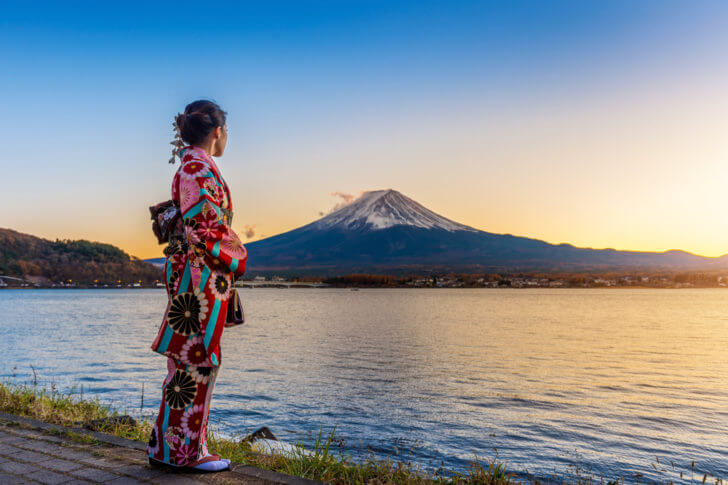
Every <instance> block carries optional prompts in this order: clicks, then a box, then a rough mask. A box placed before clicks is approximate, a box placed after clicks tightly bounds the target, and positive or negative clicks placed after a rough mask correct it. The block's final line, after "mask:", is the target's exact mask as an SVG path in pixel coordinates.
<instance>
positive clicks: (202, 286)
mask: <svg viewBox="0 0 728 485" xmlns="http://www.w3.org/2000/svg"><path fill="white" fill-rule="evenodd" d="M210 274H212V271H211V270H210V267H209V266H207V265H205V269H203V270H202V274H201V275H200V286H198V287H197V288H199V289H200V291H202V290H204V289H205V285H206V284H207V280H208V279H210Z"/></svg>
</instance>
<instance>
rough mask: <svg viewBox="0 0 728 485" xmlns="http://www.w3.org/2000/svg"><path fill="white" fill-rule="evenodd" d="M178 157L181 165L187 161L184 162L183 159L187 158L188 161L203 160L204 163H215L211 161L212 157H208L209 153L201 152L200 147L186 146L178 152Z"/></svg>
mask: <svg viewBox="0 0 728 485" xmlns="http://www.w3.org/2000/svg"><path fill="white" fill-rule="evenodd" d="M179 157H180V159H181V160H182V163H184V162H186V161H187V160H185V157H189V158H190V159H195V160H204V161H206V162H212V163H215V162H214V161H213V160H212V157H211V156H210V154H209V153H207V152H206V151H205V150H203V149H202V148H200V147H196V146H192V145H188V146H186V147H184V148H183V149H182V150H180V152H179Z"/></svg>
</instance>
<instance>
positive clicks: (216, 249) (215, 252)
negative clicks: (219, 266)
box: [210, 241, 220, 258]
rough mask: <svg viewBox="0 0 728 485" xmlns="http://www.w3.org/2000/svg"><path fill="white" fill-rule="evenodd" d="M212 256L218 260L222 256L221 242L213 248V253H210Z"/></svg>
mask: <svg viewBox="0 0 728 485" xmlns="http://www.w3.org/2000/svg"><path fill="white" fill-rule="evenodd" d="M210 253H211V254H212V257H214V258H217V257H218V256H220V241H217V242H216V243H215V245H214V246H212V251H210Z"/></svg>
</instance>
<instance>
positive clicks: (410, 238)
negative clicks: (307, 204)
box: [246, 190, 728, 275]
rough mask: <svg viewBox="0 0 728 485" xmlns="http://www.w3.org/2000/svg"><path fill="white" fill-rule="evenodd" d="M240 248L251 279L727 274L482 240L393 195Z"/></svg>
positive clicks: (724, 263) (673, 258)
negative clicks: (519, 273)
mask: <svg viewBox="0 0 728 485" xmlns="http://www.w3.org/2000/svg"><path fill="white" fill-rule="evenodd" d="M246 248H247V249H248V269H249V270H250V271H251V272H264V273H271V272H279V273H284V274H286V273H287V274H320V275H324V274H344V273H349V272H366V273H385V272H387V273H403V272H429V271H461V272H480V271H499V270H511V271H535V270H538V271H588V270H605V269H648V268H650V269H657V268H663V269H708V268H714V269H719V268H728V255H726V256H721V257H720V258H708V257H703V256H697V255H694V254H691V253H688V252H685V251H680V250H670V251H666V252H663V253H656V252H638V251H617V250H614V249H592V248H577V247H575V246H572V245H570V244H558V245H556V244H550V243H547V242H545V241H540V240H538V239H531V238H526V237H518V236H513V235H510V234H495V233H490V232H485V231H481V230H478V229H475V228H472V227H470V226H466V225H464V224H460V223H458V222H455V221H452V220H450V219H447V218H445V217H443V216H441V215H439V214H436V213H435V212H433V211H431V210H429V209H427V208H425V207H423V206H422V205H421V204H419V203H417V202H415V201H414V200H412V199H410V198H409V197H406V196H404V195H402V194H401V193H399V192H397V191H396V190H375V191H371V192H365V193H364V194H363V195H362V196H361V197H359V198H358V199H356V200H354V201H353V202H351V203H349V204H348V205H346V206H344V207H342V208H340V209H338V210H336V211H334V212H332V213H330V214H328V215H326V216H324V217H322V218H321V219H319V220H317V221H314V222H312V223H310V224H307V225H305V226H302V227H299V228H298V229H294V230H292V231H289V232H286V233H283V234H279V235H276V236H272V237H269V238H266V239H261V240H259V241H255V242H252V243H247V244H246Z"/></svg>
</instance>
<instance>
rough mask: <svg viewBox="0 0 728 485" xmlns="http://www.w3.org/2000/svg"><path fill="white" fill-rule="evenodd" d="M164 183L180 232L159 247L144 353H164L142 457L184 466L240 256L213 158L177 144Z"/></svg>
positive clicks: (201, 432)
mask: <svg viewBox="0 0 728 485" xmlns="http://www.w3.org/2000/svg"><path fill="white" fill-rule="evenodd" d="M181 158H182V165H181V166H180V167H179V169H178V170H177V173H176V174H175V176H174V180H173V181H172V199H173V200H175V201H176V202H178V203H179V207H180V211H181V214H182V218H183V220H184V236H181V237H177V238H175V239H173V240H171V241H170V244H169V246H168V247H167V248H166V249H165V254H166V255H167V262H166V264H165V274H166V283H167V295H168V296H169V303H168V305H167V310H166V312H165V314H164V319H163V321H162V326H161V328H160V329H159V333H158V334H157V337H156V338H155V339H154V343H153V344H152V350H154V351H156V352H159V353H160V354H163V355H166V356H167V357H168V362H167V368H168V370H169V375H168V376H167V378H166V379H165V381H164V386H163V389H162V391H163V392H162V394H163V399H162V404H161V406H160V409H159V415H158V417H157V421H156V423H155V426H154V429H153V430H152V436H151V438H150V440H149V446H148V453H149V456H150V458H153V459H155V460H159V461H164V462H166V463H168V464H170V465H177V466H184V465H186V464H188V463H191V462H193V461H195V460H197V459H199V458H202V457H204V456H206V455H207V454H208V451H207V438H206V432H207V418H208V415H209V404H210V398H211V396H212V388H213V385H214V382H215V377H216V375H217V370H218V367H219V365H220V362H221V355H220V339H221V337H222V332H223V329H224V327H225V317H226V315H227V307H228V301H229V298H230V296H231V294H232V292H233V289H234V284H235V280H236V279H237V278H239V277H240V276H242V275H243V273H244V272H245V263H246V259H247V253H246V251H245V248H244V247H243V244H242V243H241V242H240V239H239V238H238V236H237V235H236V234H235V232H234V231H233V230H232V229H231V227H230V223H231V218H232V201H231V198H230V192H229V190H228V187H227V184H226V183H225V181H224V180H223V178H222V176H221V175H220V170H219V169H218V168H217V165H216V164H215V162H214V160H213V159H212V157H211V156H210V155H208V154H207V152H205V151H204V150H203V149H201V148H197V147H191V146H188V147H185V148H184V149H183V150H182V152H181Z"/></svg>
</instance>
